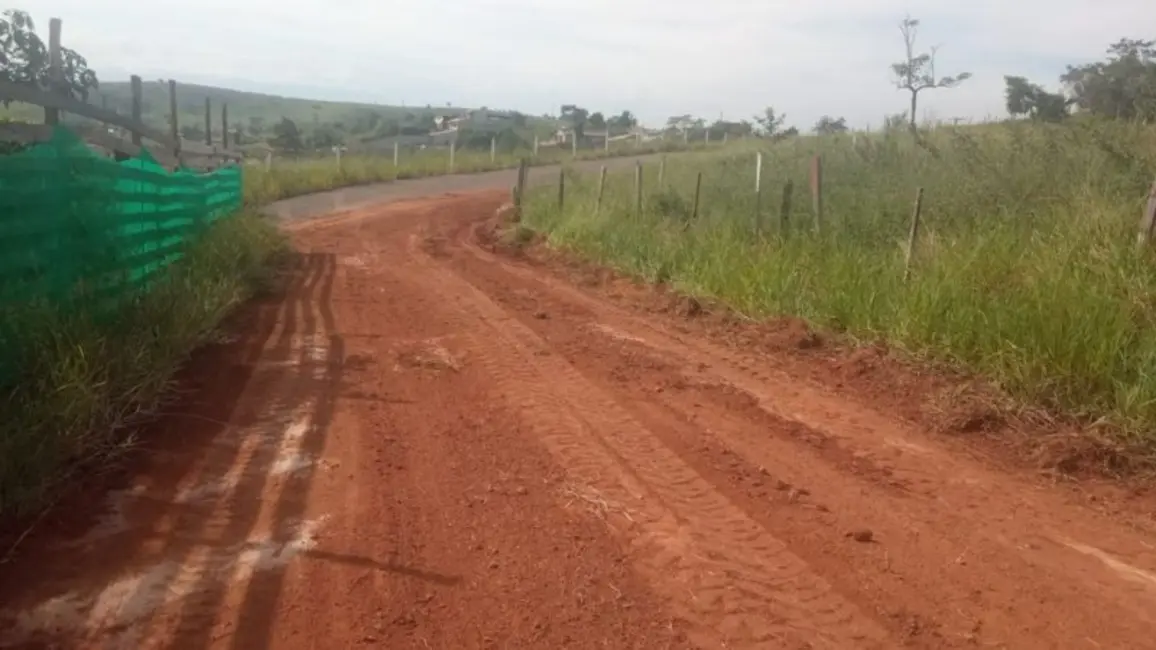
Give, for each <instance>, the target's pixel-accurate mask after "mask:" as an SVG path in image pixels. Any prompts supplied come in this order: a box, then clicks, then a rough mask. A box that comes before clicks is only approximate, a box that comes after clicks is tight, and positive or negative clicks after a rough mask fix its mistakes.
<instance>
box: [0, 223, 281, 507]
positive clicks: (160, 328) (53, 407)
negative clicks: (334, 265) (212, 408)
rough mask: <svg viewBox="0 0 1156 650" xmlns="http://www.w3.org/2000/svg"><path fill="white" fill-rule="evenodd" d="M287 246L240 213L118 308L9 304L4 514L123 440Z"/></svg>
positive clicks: (3, 398) (48, 495)
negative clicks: (181, 368) (189, 358)
mask: <svg viewBox="0 0 1156 650" xmlns="http://www.w3.org/2000/svg"><path fill="white" fill-rule="evenodd" d="M284 248H285V242H284V240H283V237H282V235H281V234H280V233H279V232H278V231H277V230H276V227H275V225H274V224H273V223H271V222H269V221H268V220H267V219H264V218H262V217H259V216H257V215H255V214H253V213H248V212H243V213H240V214H236V215H233V216H230V217H225V218H222V219H220V220H218V221H216V222H214V223H213V224H212V225H210V226H208V227H207V228H206V229H205V231H204V232H203V233H201V234H200V235H199V236H198V237H197V238H196V239H194V240H193V243H191V244H190V245H189V247H188V249H187V251H186V253H185V255H184V257H183V258H181V259H180V260H178V261H177V262H175V263H174V264H172V265H170V266H168V267H167V268H165V269H164V270H162V271H160V272H159V273H158V275H157V276H155V278H156V279H155V281H153V282H152V283H151V286H150V287H149V288H148V290H147V291H142V292H140V293H139V295H137V296H136V297H135V298H132V299H128V300H125V301H123V302H120V303H118V304H117V305H116V306H115V307H114V308H113V309H112V310H109V309H102V308H98V307H96V306H95V305H96V303H95V302H93V301H91V300H89V299H87V298H86V297H84V296H75V297H72V298H70V299H68V300H66V301H63V302H60V303H58V304H51V305H48V304H38V305H37V304H21V305H6V307H5V319H4V320H5V322H4V328H3V331H2V332H0V341H2V342H3V343H4V349H5V350H6V351H8V352H9V353H10V354H11V355H12V357H10V358H7V359H6V361H7V362H8V363H7V364H6V369H11V370H13V372H12V373H9V374H8V375H7V376H5V377H4V380H5V381H4V385H2V386H0V516H4V517H14V518H17V519H19V518H21V517H24V516H27V515H30V514H32V513H35V512H38V511H39V510H40V509H41V508H43V507H44V506H45V505H47V503H49V502H50V501H51V499H52V498H53V497H54V496H55V495H56V494H57V493H58V491H59V490H60V488H61V487H63V485H64V484H65V483H66V482H67V480H68V479H69V478H70V476H71V474H72V472H73V471H74V469H75V468H76V467H78V466H81V465H84V466H87V467H91V466H92V465H93V464H94V463H99V462H100V461H101V460H106V459H110V458H112V457H113V456H115V455H116V454H117V452H118V451H120V450H121V449H123V448H124V446H125V445H126V444H127V443H128V442H129V438H128V432H129V427H130V426H132V425H133V424H134V423H136V422H137V421H139V419H140V418H141V417H142V416H147V415H148V414H150V413H151V412H153V411H155V409H156V408H157V407H158V405H159V404H160V402H161V400H162V399H163V398H164V397H165V396H166V394H167V392H168V389H169V388H170V382H171V380H172V377H173V375H174V374H175V373H176V371H177V370H178V369H179V367H180V366H181V364H182V363H183V362H184V361H185V360H186V358H187V355H188V354H189V352H190V351H192V350H193V349H194V348H196V347H197V346H199V345H201V344H203V343H204V342H206V341H207V340H208V339H209V337H210V336H211V335H212V333H213V332H214V330H215V328H216V327H217V326H218V325H219V324H220V322H221V321H222V319H223V318H224V317H225V316H226V315H227V314H228V312H229V311H230V310H231V309H233V308H234V307H235V306H236V305H238V304H239V303H240V302H242V301H243V300H245V299H246V298H247V297H248V296H249V295H251V294H252V293H253V291H254V290H255V289H257V288H258V287H260V286H261V285H262V284H264V283H266V282H268V281H270V280H271V278H272V276H271V270H270V269H271V266H270V265H271V262H272V261H273V260H274V259H275V257H276V256H277V255H278V254H279V253H280V252H281V251H283V250H284Z"/></svg>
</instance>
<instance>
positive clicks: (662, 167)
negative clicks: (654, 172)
mask: <svg viewBox="0 0 1156 650" xmlns="http://www.w3.org/2000/svg"><path fill="white" fill-rule="evenodd" d="M665 179H666V156H665V155H663V157H662V158H659V159H658V189H662V188H664V187H666V185H665V182H666V181H665Z"/></svg>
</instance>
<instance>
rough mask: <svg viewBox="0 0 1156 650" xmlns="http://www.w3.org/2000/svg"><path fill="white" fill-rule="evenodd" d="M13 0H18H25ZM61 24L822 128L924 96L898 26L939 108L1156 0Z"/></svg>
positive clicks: (1063, 58) (133, 57)
mask: <svg viewBox="0 0 1156 650" xmlns="http://www.w3.org/2000/svg"><path fill="white" fill-rule="evenodd" d="M9 6H11V5H9ZM19 8H21V9H24V10H26V11H28V12H30V13H31V14H32V17H33V19H35V20H36V21H37V23H38V24H37V27H38V28H39V30H40V31H41V33H42V34H43V35H45V37H46V35H47V27H48V19H49V18H51V17H56V18H61V19H62V20H63V23H64V27H63V38H62V40H63V42H64V44H65V45H66V46H67V47H71V48H72V49H74V50H77V51H78V52H80V53H81V54H82V55H84V56H85V57H87V58H88V61H89V64H90V66H91V67H92V68H93V69H95V70H96V71H97V73H98V75H99V76H100V78H101V79H103V80H109V81H118V80H127V79H128V76H129V75H130V74H139V75H141V76H142V77H143V78H145V79H153V78H173V79H177V80H178V81H186V82H189V83H202V84H210V85H220V86H226V87H230V88H236V89H240V90H252V91H258V92H268V93H274V94H281V95H288V96H299V97H307V98H310V99H330V100H341V101H364V102H374V103H383V104H406V105H411V106H424V105H426V104H433V105H435V106H437V105H445V104H446V103H447V102H451V103H452V104H453V105H455V106H471V107H474V106H488V107H490V108H503V109H515V110H520V111H522V112H526V113H531V114H544V113H551V114H556V113H557V112H558V110H559V106H560V105H562V104H571V103H573V104H578V105H579V106H583V107H585V108H587V109H589V110H590V111H592V112H593V111H602V112H603V113H606V114H611V113H618V112H621V111H622V110H630V111H632V112H633V113H634V114H635V115H636V116H638V117H639V118H640V119H641V120H642V121H643V122H644V123H646V124H648V125H652V126H657V125H660V124H662V123H664V122H665V121H666V118H667V117H669V116H672V115H681V114H687V113H689V114H693V115H695V116H700V117H703V118H706V119H708V120H713V119H716V118H719V117H720V116H721V117H723V118H725V119H732V120H738V119H750V118H751V117H752V116H753V115H754V114H755V113H760V112H761V111H762V109H763V108H764V107H766V106H773V107H775V109H776V110H777V111H778V112H780V113H784V114H786V116H787V124H788V125H793V126H797V127H799V128H800V129H802V130H806V129H809V128H810V127H811V126H813V125H814V123H815V121H816V120H818V119H819V117H821V116H823V115H830V116H834V117H844V118H846V119H847V122H848V124H850V125H851V126H852V127H855V128H864V127H870V126H873V127H876V128H877V127H878V126H879V125H880V124H881V123H882V121H883V117H884V116H885V115H887V114H892V113H897V112H900V111H902V110H904V109H905V108H906V107H907V101H908V100H907V96H906V95H905V94H904V93H903V92H902V91H899V90H897V89H896V88H895V86H894V84H893V82H892V79H891V76H890V64H891V63H893V62H895V61H898V60H900V59H901V58H902V55H903V42H902V40H901V37H900V34H899V29H898V23H899V22H900V21H901V20H902V19H903V17H904V16H905V15H911V16H912V17H913V18H918V19H919V20H920V21H921V23H922V24H921V27H920V32H919V41H918V43H917V46H920V47H921V48H922V49H926V48H930V47H932V46H939V50H938V64H937V67H938V70H939V72H940V73H941V74H955V73H958V72H964V71H967V72H971V73H972V75H973V77H972V79H970V80H969V81H967V82H966V83H964V84H963V85H962V86H960V87H959V88H956V89H952V90H935V91H929V92H926V93H924V94H922V95H921V96H920V97H921V108H920V111H919V112H920V118H921V119H925V118H934V119H944V120H950V119H952V118H964V119H969V118H970V119H973V120H982V119H984V118H986V117H988V116H991V117H1002V116H1003V115H1004V114H1005V111H1004V101H1003V88H1004V82H1003V77H1004V75H1006V74H1013V75H1019V76H1026V77H1028V78H1030V79H1032V80H1033V81H1036V82H1037V83H1041V84H1043V85H1045V86H1048V87H1056V88H1058V77H1059V75H1060V74H1061V73H1062V72H1063V71H1064V68H1065V65H1066V64H1069V63H1072V64H1074V63H1083V62H1089V61H1094V60H1099V59H1101V58H1102V56H1103V53H1104V50H1105V49H1106V48H1107V46H1108V45H1109V44H1110V43H1112V42H1115V41H1116V40H1118V39H1120V38H1122V37H1129V38H1156V2H1153V1H1152V0H1095V1H1093V0H966V1H964V2H960V1H958V0H922V1H915V0H907V1H903V0H821V1H816V2H806V1H805V0H803V1H800V0H791V1H789V2H788V1H783V0H710V1H709V2H705V1H703V0H664V1H662V2H655V1H653V0H584V1H583V2H557V1H555V2H549V1H547V0H438V1H437V2H420V1H415V0H406V1H405V2H397V1H396V0H200V1H199V2H195V3H190V2H187V1H181V2H178V1H176V0H99V1H97V2H94V1H93V0H24V1H23V3H22V6H20V7H19Z"/></svg>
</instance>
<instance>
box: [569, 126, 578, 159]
mask: <svg viewBox="0 0 1156 650" xmlns="http://www.w3.org/2000/svg"><path fill="white" fill-rule="evenodd" d="M570 136H571V139H570V155H571V156H573V157H575V158H577V157H578V133H577V132H576V131H573V132H571V133H570Z"/></svg>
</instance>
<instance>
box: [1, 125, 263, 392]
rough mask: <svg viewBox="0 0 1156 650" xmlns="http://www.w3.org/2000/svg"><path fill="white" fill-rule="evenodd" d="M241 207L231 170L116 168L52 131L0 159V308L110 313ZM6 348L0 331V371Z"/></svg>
mask: <svg viewBox="0 0 1156 650" xmlns="http://www.w3.org/2000/svg"><path fill="white" fill-rule="evenodd" d="M240 206H241V170H240V168H239V167H228V168H224V169H220V170H218V171H215V172H211V173H198V172H193V171H187V170H179V171H176V172H170V171H168V170H166V169H165V168H163V167H161V166H160V165H159V164H157V162H156V161H155V160H154V159H153V158H152V157H151V156H149V155H148V153H147V152H145V153H142V155H141V156H139V157H137V158H132V159H129V160H124V161H119V162H118V161H114V160H111V159H109V158H106V157H104V156H101V155H98V154H97V153H95V152H93V151H92V150H91V149H89V147H88V146H87V145H86V144H85V143H84V142H83V141H82V140H80V139H79V138H78V137H77V136H76V135H74V134H73V133H72V132H70V131H68V130H67V129H64V128H57V129H56V130H55V132H54V134H53V138H52V140H51V141H49V142H45V143H43V144H39V145H36V146H34V147H31V148H28V149H25V150H23V151H20V152H17V153H13V154H9V155H2V154H0V310H3V311H8V310H10V309H18V308H20V306H21V305H28V304H43V303H47V304H50V305H62V306H64V308H66V309H71V308H75V309H90V308H94V306H97V307H96V308H99V309H101V310H105V309H110V310H113V311H114V310H115V306H116V304H117V303H118V302H119V300H121V299H124V298H127V297H131V296H133V295H135V294H137V293H138V292H140V291H141V290H142V289H143V288H145V287H147V286H148V280H149V279H150V278H151V277H153V276H154V275H155V274H156V273H157V272H158V271H159V270H161V269H163V268H164V267H165V266H167V265H169V264H171V263H173V262H174V261H176V260H178V259H180V257H181V256H182V254H183V252H184V250H185V248H186V245H187V244H188V242H189V241H190V240H191V239H193V238H194V237H195V236H196V234H197V233H198V232H199V231H200V230H201V229H203V228H204V227H205V226H206V225H208V224H209V223H211V222H212V221H213V220H215V219H217V218H219V217H222V216H224V215H227V214H229V213H231V212H233V211H235V210H236V209H238V208H239V207H240ZM0 320H2V319H0ZM3 329H4V328H3V327H0V330H3ZM14 343H15V342H13V341H11V339H8V337H5V336H4V332H3V331H0V374H3V366H4V365H6V364H4V363H3V362H4V360H5V359H6V358H10V355H9V354H8V353H10V352H12V350H11V346H12V345H13V344H14Z"/></svg>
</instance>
